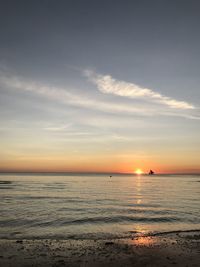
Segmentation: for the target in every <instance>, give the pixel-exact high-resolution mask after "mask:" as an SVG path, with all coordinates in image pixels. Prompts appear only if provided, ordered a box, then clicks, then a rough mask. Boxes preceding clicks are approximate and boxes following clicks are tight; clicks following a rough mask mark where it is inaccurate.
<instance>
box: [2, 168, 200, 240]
mask: <svg viewBox="0 0 200 267" xmlns="http://www.w3.org/2000/svg"><path fill="white" fill-rule="evenodd" d="M190 230H200V175H194V174H191V175H133V174H129V175H125V174H112V177H110V175H109V174H80V173H79V174H69V173H68V174H67V173H65V174H64V173H62V174H49V173H48V174H47V173H45V174H44V173H43V174H24V173H23V174H13V173H12V174H0V238H2V239H3V238H5V239H47V238H48V239H81V240H82V239H94V240H96V239H115V238H129V237H132V236H135V235H149V234H159V233H165V232H173V231H174V232H176V231H190Z"/></svg>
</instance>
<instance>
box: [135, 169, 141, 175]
mask: <svg viewBox="0 0 200 267" xmlns="http://www.w3.org/2000/svg"><path fill="white" fill-rule="evenodd" d="M135 174H137V175H140V174H143V171H142V170H141V169H136V170H135Z"/></svg>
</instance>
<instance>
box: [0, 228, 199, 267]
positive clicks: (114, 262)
mask: <svg viewBox="0 0 200 267" xmlns="http://www.w3.org/2000/svg"><path fill="white" fill-rule="evenodd" d="M0 266H4V267H8V266H10V267H19V266H20V267H25V266H35V267H36V266H38V267H43V266H52V267H61V266H70V267H71V266H72V267H75V266H85V267H86V266H88V267H92V266H94V267H95V266H97V267H100V266H103V267H105V266H110V267H111V266H113V267H114V266H117V267H120V266H137V267H142V266H149V267H150V266H151V267H152V266H181V267H182V266H185V267H186V266H188V267H190V266H193V267H195V266H196V267H197V266H200V230H188V231H176V232H175V231H174V232H167V233H160V234H159V233H157V234H152V235H147V236H145V235H140V236H134V237H132V238H123V239H101V240H89V239H85V240H73V239H67V240H66V239H62V240H61V239H57V240H55V239H20V240H19V239H12V240H11V239H0Z"/></svg>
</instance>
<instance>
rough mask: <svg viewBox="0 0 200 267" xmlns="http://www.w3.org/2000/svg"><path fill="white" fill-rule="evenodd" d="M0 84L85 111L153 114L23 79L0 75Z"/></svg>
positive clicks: (137, 108) (149, 111) (139, 108)
mask: <svg viewBox="0 0 200 267" xmlns="http://www.w3.org/2000/svg"><path fill="white" fill-rule="evenodd" d="M0 83H1V84H3V85H4V86H7V87H9V88H14V89H18V90H24V91H29V92H32V93H34V94H38V95H41V96H43V97H46V98H49V99H52V100H54V101H58V102H60V103H64V104H68V105H72V106H78V107H83V108H87V109H94V110H100V111H104V112H110V113H126V114H127V113H128V114H132V113H135V114H138V115H141V114H144V115H145V114H146V113H147V111H148V115H150V114H151V112H152V114H153V113H154V111H153V110H149V109H148V110H147V109H146V108H145V107H143V108H142V107H131V106H127V105H125V104H121V105H118V104H116V103H110V102H106V101H101V100H99V99H95V98H94V97H93V98H90V97H86V96H85V95H83V94H79V95H78V94H75V93H71V90H68V88H60V87H55V86H49V85H43V84H40V83H38V82H33V81H29V80H26V79H24V78H21V77H18V76H14V75H10V74H6V75H5V74H2V73H0Z"/></svg>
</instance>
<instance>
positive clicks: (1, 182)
mask: <svg viewBox="0 0 200 267" xmlns="http://www.w3.org/2000/svg"><path fill="white" fill-rule="evenodd" d="M0 184H12V182H11V181H0Z"/></svg>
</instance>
